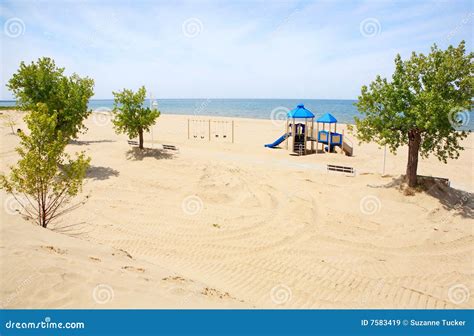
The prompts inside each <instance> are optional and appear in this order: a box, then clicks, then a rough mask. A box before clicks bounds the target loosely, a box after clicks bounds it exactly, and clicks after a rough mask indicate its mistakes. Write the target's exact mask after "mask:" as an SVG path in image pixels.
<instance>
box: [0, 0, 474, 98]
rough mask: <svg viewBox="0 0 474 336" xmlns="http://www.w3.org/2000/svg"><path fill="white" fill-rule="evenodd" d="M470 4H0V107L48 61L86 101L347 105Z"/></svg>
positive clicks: (445, 40) (381, 0)
mask: <svg viewBox="0 0 474 336" xmlns="http://www.w3.org/2000/svg"><path fill="white" fill-rule="evenodd" d="M473 23H474V8H473V5H472V2H471V1H461V0H459V1H456V0H451V1H449V0H429V1H423V0H422V1H413V0H411V1H395V0H377V1H374V0H370V1H347V0H346V1H329V0H325V1H277V0H274V1H270V0H260V1H259V0H255V1H247V0H239V1H235V0H234V1H232V0H231V1H197V0H195V1H143V0H135V1H122V0H116V1H59V0H54V1H24V0H16V1H5V0H0V24H1V25H2V28H3V29H2V32H1V41H0V42H1V52H0V54H1V60H0V63H1V68H0V71H1V79H0V100H5V99H11V98H12V95H11V93H10V92H9V91H8V89H7V88H6V87H5V84H6V83H7V82H8V80H9V78H11V76H12V74H13V73H15V72H16V70H17V69H18V66H19V64H20V62H21V61H24V62H26V63H29V62H31V61H34V60H36V59H37V58H39V57H43V56H47V57H51V58H53V59H54V60H55V61H56V64H57V65H58V66H61V67H64V68H65V69H66V70H65V72H66V73H67V74H72V73H77V74H79V75H80V76H88V77H91V78H93V79H94V81H95V89H94V91H95V96H94V98H96V99H107V98H112V97H113V96H112V92H113V91H118V90H121V89H123V88H130V89H133V90H136V89H137V88H139V87H140V86H141V85H145V87H146V88H147V90H148V92H149V93H151V94H152V95H153V97H154V98H306V99H356V98H357V96H358V95H359V93H360V88H361V86H362V85H364V84H369V83H370V81H372V80H373V79H374V78H375V76H376V75H377V74H380V75H382V76H386V77H389V76H390V75H391V73H392V71H393V60H394V58H395V56H396V54H397V53H399V54H400V55H401V56H402V57H403V58H407V57H409V56H410V54H411V52H412V51H416V52H423V53H426V52H429V50H430V47H431V46H432V45H433V43H436V44H437V45H438V46H439V47H441V48H446V47H447V46H449V45H450V44H452V45H457V44H458V43H459V42H460V41H461V40H465V41H466V43H467V49H468V50H469V51H471V50H472V34H473Z"/></svg>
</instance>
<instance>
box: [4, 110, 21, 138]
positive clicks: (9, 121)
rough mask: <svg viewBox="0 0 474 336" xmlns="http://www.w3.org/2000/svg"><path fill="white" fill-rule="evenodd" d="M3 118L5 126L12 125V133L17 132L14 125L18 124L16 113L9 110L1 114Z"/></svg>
mask: <svg viewBox="0 0 474 336" xmlns="http://www.w3.org/2000/svg"><path fill="white" fill-rule="evenodd" d="M0 118H1V120H2V121H3V126H5V127H10V129H11V131H12V133H11V134H15V129H14V127H15V126H16V124H17V122H16V114H15V112H12V111H8V112H5V113H2V114H1V115H0Z"/></svg>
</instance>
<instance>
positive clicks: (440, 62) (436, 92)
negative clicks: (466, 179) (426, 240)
mask: <svg viewBox="0 0 474 336" xmlns="http://www.w3.org/2000/svg"><path fill="white" fill-rule="evenodd" d="M473 56H474V53H472V52H471V53H466V48H465V43H464V41H463V42H461V43H460V44H459V46H458V47H453V46H449V47H448V48H447V49H446V50H441V49H439V48H438V47H437V46H436V45H434V46H433V47H432V48H431V52H430V53H429V54H428V55H424V54H417V53H415V52H413V53H412V55H411V57H410V58H409V59H407V60H402V59H401V57H400V55H397V56H396V58H395V71H394V73H393V75H392V80H391V81H389V80H387V79H386V78H381V77H380V76H377V77H376V79H375V81H373V82H372V83H371V84H370V85H369V86H368V87H367V86H365V85H364V86H363V87H362V89H361V95H360V96H359V98H358V102H357V103H356V106H357V108H358V110H359V112H360V113H362V115H363V118H355V122H356V136H357V137H358V139H359V140H361V141H362V142H369V141H375V142H376V143H378V144H380V145H387V146H388V147H389V148H390V150H391V152H392V153H395V152H396V150H397V148H399V147H400V146H403V145H408V162H407V168H406V176H405V178H406V181H407V182H408V185H409V187H414V186H415V185H416V184H417V168H418V156H419V154H421V156H422V157H428V156H429V155H430V154H433V155H435V156H436V157H437V158H438V159H439V160H440V161H442V162H444V163H446V162H447V159H448V158H451V159H457V158H458V157H459V151H461V150H463V147H462V146H461V145H460V141H461V140H462V139H464V138H465V137H466V136H467V133H466V132H464V131H458V130H457V128H458V127H459V126H460V125H461V120H460V119H459V118H458V113H459V112H462V111H466V110H471V104H472V103H471V99H472V98H473V83H474V81H473V63H472V60H473ZM466 113H467V112H466Z"/></svg>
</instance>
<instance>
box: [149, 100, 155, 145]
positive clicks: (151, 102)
mask: <svg viewBox="0 0 474 336" xmlns="http://www.w3.org/2000/svg"><path fill="white" fill-rule="evenodd" d="M152 105H153V93H152V92H150V110H151V109H152ZM154 128H155V125H153V126H151V148H154V147H155V144H154V141H155V139H154V136H153V129H154Z"/></svg>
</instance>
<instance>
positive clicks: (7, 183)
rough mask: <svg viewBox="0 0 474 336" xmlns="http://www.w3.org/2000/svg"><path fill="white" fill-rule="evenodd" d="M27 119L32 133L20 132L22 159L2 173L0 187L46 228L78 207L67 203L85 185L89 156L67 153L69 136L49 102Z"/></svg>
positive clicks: (18, 149) (35, 110)
mask: <svg viewBox="0 0 474 336" xmlns="http://www.w3.org/2000/svg"><path fill="white" fill-rule="evenodd" d="M25 122H26V124H27V126H28V129H29V133H30V134H29V135H27V134H26V133H25V132H21V133H18V136H19V137H20V139H21V142H20V146H19V147H18V148H17V152H18V154H19V155H20V159H19V161H18V162H17V164H16V166H15V167H12V168H11V171H10V174H9V176H7V175H4V174H1V175H0V187H1V188H2V189H5V190H6V191H7V192H8V193H10V194H12V195H13V197H14V198H15V199H16V200H17V202H18V204H19V205H20V207H21V208H22V209H23V211H22V212H23V214H24V215H25V216H27V217H29V218H31V219H34V220H35V221H36V223H37V224H38V225H40V226H42V227H44V228H46V227H47V226H48V224H49V223H50V222H51V221H52V220H54V219H56V218H57V217H58V216H60V215H62V214H64V213H65V212H67V211H69V210H71V209H73V208H74V207H75V206H69V205H68V204H69V203H70V201H71V199H72V198H73V197H74V196H76V195H77V194H78V192H79V191H80V190H81V188H82V182H83V179H84V177H85V174H86V170H87V168H88V167H89V162H90V158H87V157H86V156H85V155H84V153H83V152H82V153H79V154H77V157H76V158H75V159H74V160H72V159H71V158H70V156H69V155H68V154H66V153H65V151H64V150H65V147H66V145H67V143H68V139H67V138H66V137H64V136H63V134H62V131H60V130H59V131H58V130H57V116H56V114H55V113H50V112H49V111H48V107H47V106H46V104H43V103H39V104H38V105H37V106H36V107H34V108H33V109H32V110H31V112H29V113H28V114H27V116H26V117H25Z"/></svg>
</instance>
